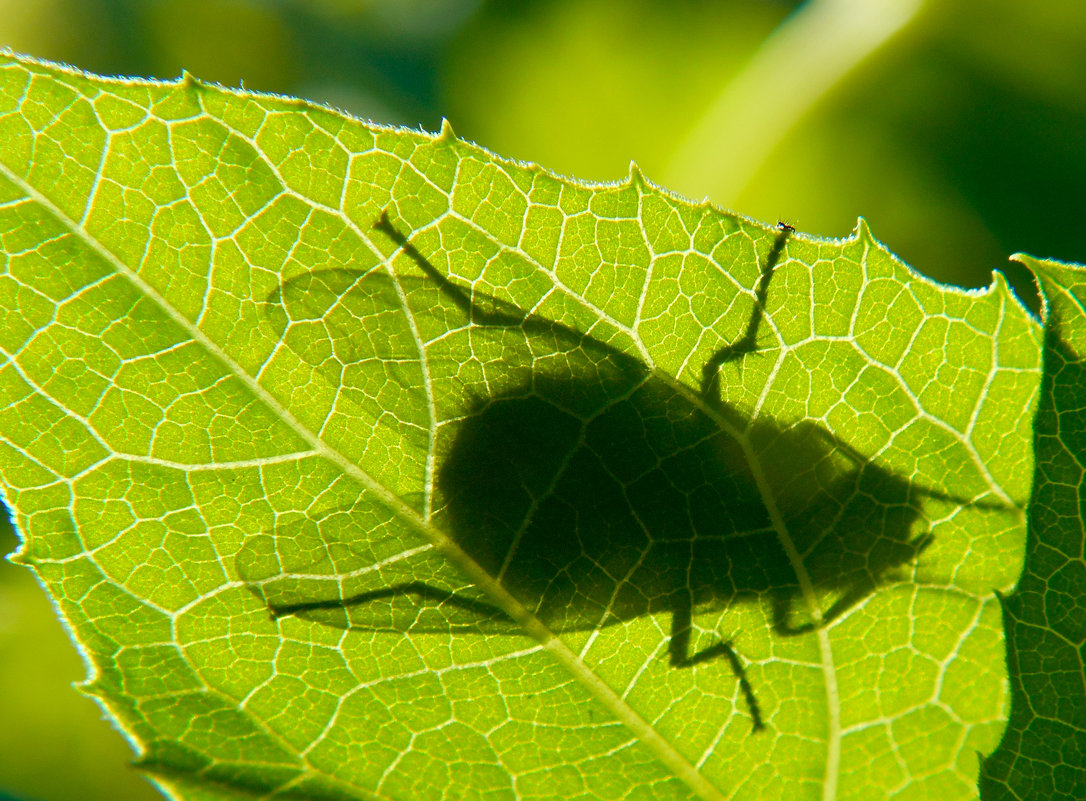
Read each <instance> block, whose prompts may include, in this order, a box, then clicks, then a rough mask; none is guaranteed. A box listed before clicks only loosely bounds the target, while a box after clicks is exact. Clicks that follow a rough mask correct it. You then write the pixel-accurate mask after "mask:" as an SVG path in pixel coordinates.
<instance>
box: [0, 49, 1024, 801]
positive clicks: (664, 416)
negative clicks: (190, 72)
mask: <svg viewBox="0 0 1086 801" xmlns="http://www.w3.org/2000/svg"><path fill="white" fill-rule="evenodd" d="M0 240H2V242H3V252H4V262H3V273H2V275H0V298H2V303H0V308H2V309H3V310H4V315H5V317H4V322H3V326H2V327H0V332H2V334H0V347H2V348H3V351H2V352H3V354H4V363H3V366H2V368H0V392H2V398H3V402H2V403H0V470H2V483H3V488H4V493H5V500H6V502H7V503H8V504H9V505H10V506H11V508H12V509H13V510H14V511H15V516H16V522H17V524H18V527H19V529H20V531H21V532H22V533H23V536H24V537H25V541H24V546H23V549H22V551H21V554H20V556H19V560H20V561H21V562H22V563H24V564H26V565H28V566H30V567H31V568H32V569H33V570H34V571H35V572H36V573H37V575H38V576H39V578H40V579H41V581H42V583H43V584H44V586H45V587H46V589H47V590H48V591H49V593H50V594H51V596H52V597H53V599H54V601H55V603H56V605H57V608H58V610H59V611H60V614H61V615H62V616H63V617H64V618H65V620H66V621H67V622H68V624H69V625H70V627H71V630H72V633H73V637H74V638H75V639H76V640H77V642H78V644H79V646H80V648H81V649H82V651H83V653H84V654H85V655H86V657H87V659H88V661H89V664H90V666H91V671H90V677H89V680H88V682H87V684H86V685H85V687H84V689H85V691H86V692H87V693H88V694H90V695H92V696H94V697H95V698H96V699H98V700H99V702H100V703H101V704H102V705H103V706H104V707H105V708H106V709H107V711H108V712H109V713H110V715H112V716H113V717H114V718H115V720H117V721H118V723H119V725H120V726H121V727H122V728H123V730H124V731H125V732H126V734H127V735H128V736H129V738H130V739H131V741H132V742H133V744H134V745H135V746H136V748H137V749H138V750H139V753H140V759H139V764H140V765H141V766H142V767H143V768H144V769H146V770H147V771H149V772H150V773H151V774H152V775H153V776H154V778H155V780H156V781H157V782H158V783H159V784H160V785H161V786H162V787H164V788H165V789H167V790H168V791H169V792H170V793H171V794H172V795H174V796H175V797H178V798H186V799H196V798H200V799H203V798H227V797H239V796H243V795H246V794H252V795H256V796H267V795H269V794H275V795H280V796H285V797H297V798H321V799H327V798H443V797H456V798H483V797H486V798H514V797H515V798H532V797H540V798H557V797H563V798H601V799H602V798H653V799H661V798H682V799H686V798H690V797H698V798H706V799H709V798H712V799H719V798H775V797H783V798H790V799H795V798H871V797H879V796H883V795H889V794H890V793H892V792H894V793H900V791H901V790H902V788H907V790H908V792H909V793H911V794H914V795H915V796H917V797H931V796H934V795H938V797H940V798H947V799H949V798H967V797H973V796H975V794H976V775H977V770H978V764H979V762H978V753H987V752H989V751H991V750H992V749H993V748H994V747H995V746H996V744H997V742H998V740H999V737H1000V735H1001V733H1002V730H1003V727H1004V722H1005V717H1006V707H1007V693H1006V684H1007V674H1006V667H1005V664H1006V663H1005V653H1004V650H1005V647H1004V640H1003V633H1002V624H1001V619H1000V608H999V604H998V600H997V597H996V595H995V591H997V590H998V591H1003V592H1008V591H1010V589H1011V587H1012V586H1013V585H1014V582H1015V580H1016V579H1017V576H1018V574H1019V572H1020V569H1021V565H1022V556H1023V549H1024V542H1025V516H1024V512H1023V509H1024V506H1025V503H1026V500H1027V498H1028V497H1029V492H1030V477H1031V475H1032V470H1033V460H1032V450H1031V437H1032V428H1031V417H1032V409H1033V404H1034V399H1035V394H1036V391H1037V386H1038V380H1039V359H1040V341H1039V340H1040V332H1039V329H1038V327H1037V326H1036V324H1035V323H1033V322H1032V321H1031V319H1030V318H1029V316H1028V314H1027V313H1026V312H1025V311H1024V310H1023V309H1022V308H1021V307H1020V305H1019V304H1018V303H1017V302H1016V301H1015V300H1014V298H1013V296H1012V295H1011V294H1010V293H1009V291H1008V290H1007V287H1006V284H1005V283H1004V281H1003V279H1002V278H1000V277H998V276H997V277H996V279H995V280H994V283H993V285H992V287H990V288H989V289H988V290H987V291H985V292H963V291H961V290H956V289H953V288H949V287H941V286H936V285H933V284H931V283H930V282H928V281H926V280H924V279H923V278H921V277H919V276H917V275H916V274H915V273H912V272H911V271H910V270H909V269H908V268H907V267H905V266H904V265H903V264H901V263H900V262H899V261H897V260H896V259H894V258H893V257H892V256H891V255H890V254H889V253H888V252H887V251H886V250H885V249H884V248H883V247H882V246H881V245H880V244H878V243H877V242H876V241H875V240H874V239H873V237H872V236H871V234H870V232H869V231H868V230H867V227H866V225H865V224H863V223H862V222H861V223H860V224H859V226H858V228H857V230H856V233H855V234H854V236H853V237H851V238H850V239H847V240H842V241H825V240H818V239H814V238H811V237H807V236H804V235H801V234H793V233H792V232H790V231H787V230H778V229H775V228H767V227H766V226H763V225H760V224H757V223H755V222H752V221H750V220H747V219H744V218H742V217H738V216H736V215H732V214H726V213H722V212H720V211H718V210H717V209H715V208H713V207H711V206H709V205H708V204H701V205H693V204H690V203H687V202H686V201H683V200H681V199H678V198H676V197H673V196H671V195H668V194H666V193H664V192H662V191H661V190H659V189H657V188H656V187H654V186H652V185H651V184H650V183H648V182H647V181H646V180H645V179H643V178H642V177H641V176H640V175H639V173H638V172H637V171H636V170H633V171H631V176H630V179H629V180H628V181H627V182H626V183H624V184H622V185H614V186H610V185H602V186H590V185H585V184H581V183H577V182H575V181H571V180H568V179H563V178H560V177H557V176H554V175H551V174H549V173H547V172H545V171H543V170H542V169H540V168H538V167H534V166H526V165H521V164H515V163H511V162H508V161H504V160H502V159H500V158H497V157H495V156H493V155H492V154H490V153H488V152H486V151H484V150H482V149H481V148H478V147H476V146H473V145H470V144H467V143H464V142H462V141H460V140H458V139H456V137H455V136H454V135H453V134H452V132H451V130H450V129H448V128H446V129H445V130H443V131H442V133H441V134H440V135H437V136H431V135H427V134H420V133H415V132H409V131H404V130H393V129H385V128H379V127H375V126H369V125H365V124H362V123H360V122H358V121H355V120H351V119H348V118H345V117H343V116H342V115H339V114H336V113H333V112H331V111H328V110H325V109H321V108H315V107H312V106H309V105H306V104H304V103H300V102H297V101H292V100H288V99H282V98H274V97H267V96H256V95H251V94H244V93H237V92H230V91H226V90H222V89H218V88H214V87H208V86H204V85H201V84H199V83H198V82H197V81H195V80H193V79H192V78H189V77H186V78H185V79H183V80H182V81H179V82H177V83H175V84H158V83H142V82H120V81H110V80H105V79H100V78H94V77H89V76H85V75H81V74H76V73H72V72H70V71H65V70H62V69H59V68H56V67H52V66H48V65H41V64H37V63H32V62H27V61H18V60H12V59H9V60H7V61H5V62H3V65H2V67H0ZM759 724H760V725H759ZM756 728H760V730H758V731H752V729H756Z"/></svg>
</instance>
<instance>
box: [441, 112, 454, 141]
mask: <svg viewBox="0 0 1086 801" xmlns="http://www.w3.org/2000/svg"><path fill="white" fill-rule="evenodd" d="M437 141H438V142H441V143H442V144H452V143H453V142H455V141H456V133H455V132H454V131H453V127H452V123H451V122H449V120H448V119H447V118H445V117H442V118H441V131H440V132H439V133H438V135H437Z"/></svg>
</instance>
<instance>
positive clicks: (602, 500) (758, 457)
mask: <svg viewBox="0 0 1086 801" xmlns="http://www.w3.org/2000/svg"><path fill="white" fill-rule="evenodd" d="M375 228H376V229H377V230H379V231H381V232H382V233H384V234H385V235H387V236H388V237H389V238H390V239H391V240H392V241H393V242H394V243H395V244H396V246H397V248H398V250H399V251H400V252H402V253H403V254H405V255H406V256H407V257H409V258H410V260H411V261H412V262H414V264H415V265H416V266H417V268H418V269H419V270H420V271H421V272H422V274H423V276H424V277H425V278H424V280H425V281H426V282H428V283H429V284H430V285H431V286H432V287H436V288H437V289H438V290H439V292H440V295H441V298H442V302H443V303H444V304H445V305H446V306H449V305H451V306H455V307H456V308H457V309H458V310H459V312H460V313H461V315H462V316H463V317H464V319H466V321H467V322H466V325H465V328H466V329H468V330H469V331H470V333H471V335H472V336H473V337H477V338H478V339H475V340H473V341H477V342H483V341H485V339H486V338H487V337H488V336H493V337H503V336H504V337H508V336H512V337H513V338H514V339H518V338H519V340H520V341H522V342H524V343H527V344H528V345H529V347H530V353H532V354H534V357H533V358H531V359H529V360H528V363H526V364H509V365H507V371H506V372H507V374H508V375H509V376H511V378H510V379H509V380H508V381H507V382H506V384H505V385H504V386H503V387H502V388H501V389H500V390H498V391H496V392H492V393H489V394H486V393H481V392H478V391H477V389H476V391H469V392H468V393H467V394H466V396H465V397H466V398H467V401H466V408H464V409H463V414H462V416H461V417H460V422H459V423H458V424H457V425H456V427H455V434H453V435H452V437H451V444H450V445H448V447H446V448H444V449H442V450H441V455H440V459H439V461H438V463H437V470H436V481H435V485H436V496H435V497H436V505H435V511H434V519H435V522H436V523H437V524H438V525H439V526H440V527H442V528H443V529H444V530H446V531H447V532H448V534H449V536H450V537H451V538H452V539H453V540H454V541H455V543H456V545H457V546H458V547H459V548H460V549H461V550H462V551H463V552H464V553H465V554H467V555H468V556H469V557H470V558H471V559H473V560H474V561H475V562H476V563H477V564H478V565H479V566H480V567H481V568H483V569H484V570H485V571H486V572H487V573H488V574H489V575H491V576H494V577H496V578H497V579H498V580H499V581H500V583H501V584H502V586H504V587H505V588H506V590H507V591H508V592H509V593H510V594H512V595H513V596H514V597H515V598H517V600H518V601H519V602H520V603H522V604H523V605H524V606H525V607H526V608H527V609H528V610H529V611H531V612H532V613H533V614H534V615H535V616H536V617H537V618H538V619H539V620H541V621H542V622H543V623H544V624H545V625H547V626H548V627H550V628H551V629H552V630H554V631H559V632H562V631H571V630H595V629H598V628H600V627H605V626H608V625H613V624H617V623H620V622H623V621H629V620H632V619H634V618H637V617H640V616H643V615H652V614H657V613H666V614H668V615H670V618H671V624H670V638H669V642H668V656H669V659H670V662H671V664H672V665H674V666H676V667H691V666H694V665H699V664H704V663H707V662H709V661H711V660H714V659H721V658H723V659H724V660H726V661H727V662H728V663H729V665H730V667H731V670H732V672H733V673H734V674H735V676H736V678H737V679H738V682H739V687H740V690H741V692H742V694H743V696H744V699H745V703H746V705H747V707H748V709H749V712H750V716H751V719H752V725H753V728H754V730H758V729H761V728H763V727H764V719H763V714H762V711H761V708H760V706H759V703H758V700H757V695H756V693H755V690H754V688H753V687H752V685H751V682H750V681H749V679H748V678H747V675H746V671H745V669H744V667H743V665H742V662H741V660H740V658H739V656H738V655H737V654H736V652H735V650H734V649H733V648H732V646H731V645H730V643H729V642H727V641H724V640H720V641H718V642H716V643H714V644H713V645H710V646H708V647H706V648H703V649H702V650H700V651H698V652H694V653H691V650H692V649H691V640H692V632H693V619H694V616H695V615H697V614H701V613H704V612H711V611H714V610H724V609H727V608H728V607H729V606H730V605H732V604H736V603H745V602H749V603H761V604H764V605H765V606H766V608H767V609H768V611H769V616H770V620H771V621H772V623H771V625H772V628H773V630H774V632H775V633H776V634H778V635H781V636H795V635H799V634H803V633H806V632H810V631H812V630H813V629H814V628H815V627H817V626H819V625H825V624H826V623H828V622H829V621H832V620H834V619H835V618H837V617H839V616H841V615H843V614H844V613H846V612H847V611H848V610H849V609H850V608H851V607H852V606H854V605H855V604H856V603H857V602H859V601H861V600H862V599H863V598H865V597H866V596H868V595H869V594H870V593H872V592H873V591H874V590H875V589H876V588H877V587H878V586H879V585H880V584H881V583H883V582H885V581H889V580H893V578H894V577H895V575H896V574H897V573H899V572H901V571H900V568H903V566H905V565H907V564H908V563H910V562H913V561H915V560H916V559H917V557H918V556H919V555H920V553H921V552H922V551H923V550H924V549H925V548H926V547H927V546H928V545H929V544H930V542H931V541H932V537H931V535H930V533H928V532H927V531H926V527H925V525H924V523H925V521H924V517H923V510H922V500H923V498H924V497H937V498H943V499H948V498H950V496H946V495H942V494H940V493H938V492H934V491H931V490H927V489H924V488H921V487H918V486H915V485H913V484H912V483H911V482H910V481H909V480H908V479H906V478H904V477H902V476H900V475H897V474H895V473H894V472H892V471H890V470H887V469H886V468H884V467H881V466H880V465H878V464H877V463H875V462H873V461H870V460H868V459H866V458H864V456H863V455H862V454H860V453H858V452H857V451H855V450H854V449H852V448H851V447H849V446H848V445H847V444H846V443H843V442H841V441H840V440H838V439H837V438H836V437H835V436H834V435H833V434H832V433H830V432H829V431H827V430H825V429H824V428H822V427H820V426H818V425H817V424H816V423H814V422H812V421H808V420H800V421H798V422H790V423H782V422H778V421H775V420H772V419H770V418H759V419H755V420H749V419H747V418H745V417H744V415H743V414H741V413H740V412H739V410H737V409H736V408H734V407H733V406H731V405H729V404H728V403H727V402H726V401H725V400H723V399H721V398H720V387H719V375H720V371H721V368H722V366H723V365H725V364H727V363H729V362H737V361H741V360H743V359H745V358H748V357H750V356H751V355H752V354H756V353H757V341H758V334H759V329H760V327H761V323H762V320H763V314H764V305H765V302H766V298H767V296H768V291H769V285H770V282H771V280H772V277H773V273H774V268H775V267H776V265H777V262H778V260H779V258H780V256H781V253H782V251H783V249H784V247H785V245H786V243H787V240H788V238H789V235H790V234H791V231H789V230H786V229H781V230H780V231H779V233H778V234H777V236H776V238H775V240H774V244H773V247H772V249H771V250H770V252H769V254H768V256H767V257H766V260H765V263H764V264H762V265H761V271H760V277H759V280H758V283H757V286H756V287H755V292H754V294H755V298H754V303H753V307H752V309H751V313H750V317H749V319H748V321H747V324H746V328H745V330H744V331H742V332H741V333H740V335H739V336H738V337H737V338H736V339H735V340H734V341H733V342H732V343H731V344H729V345H727V346H724V347H722V348H720V349H719V350H718V351H717V352H716V353H715V354H714V355H713V356H712V358H710V359H709V360H708V361H707V363H706V364H705V365H704V368H703V378H702V383H701V386H700V387H699V388H697V389H690V388H687V387H684V386H682V385H680V384H679V383H678V382H676V381H675V380H673V379H670V378H668V377H666V376H662V375H660V374H658V373H656V372H654V371H653V370H651V369H649V368H648V367H647V366H646V365H645V364H644V363H642V362H641V361H639V360H638V359H637V358H635V357H633V356H631V355H629V354H628V353H626V352H624V351H621V350H619V349H617V348H616V347H613V346H611V345H609V344H607V343H605V342H603V341H601V340H599V339H597V338H594V337H592V336H590V335H589V334H587V333H585V332H581V331H578V330H576V329H574V328H572V327H570V326H567V325H565V324H563V323H560V322H557V321H554V320H549V319H546V318H543V317H541V316H538V315H534V314H526V313H525V312H524V311H522V310H521V309H518V308H516V307H515V306H513V305H512V304H510V303H506V302H504V301H501V300H498V299H496V298H493V297H491V296H488V295H482V294H480V293H478V292H473V291H472V290H470V289H467V288H465V287H462V286H461V285H460V284H458V283H457V282H455V281H453V280H451V279H450V278H448V277H447V276H446V275H445V274H443V273H442V272H441V271H440V270H438V268H437V267H435V266H434V265H433V264H432V263H431V262H430V261H429V260H428V259H427V258H426V257H425V256H424V255H423V254H422V253H421V252H420V251H419V250H418V249H417V248H416V247H415V246H414V245H413V244H412V243H411V242H410V241H408V239H407V238H406V237H405V236H404V235H403V234H401V233H400V232H399V231H398V230H397V229H396V228H395V227H394V226H393V225H392V223H391V222H390V221H389V219H388V217H387V216H385V215H383V216H382V218H381V220H380V221H379V222H378V223H377V224H376V226H375ZM320 275H321V274H320V273H315V274H310V275H309V276H306V277H304V278H303V279H301V280H302V281H303V283H302V284H300V285H298V286H295V287H291V288H287V289H286V290H284V291H290V292H310V291H312V289H313V287H314V286H315V284H314V283H313V282H314V281H321V280H324V279H321V278H320ZM337 280H338V279H337ZM381 280H383V279H381ZM339 283H340V284H342V283H343V282H342V281H339ZM364 286H365V279H364V280H363V281H362V282H361V283H359V284H357V287H360V288H361V287H364ZM352 291H361V289H358V288H356V289H355V290H352ZM524 352H529V351H527V350H526V351H524ZM767 496H768V500H769V503H767ZM951 500H955V501H957V499H952V498H951ZM962 502H963V503H964V501H962ZM771 507H772V509H773V510H774V511H773V512H771V511H770V509H771ZM358 536H359V537H364V536H365V532H359V533H358ZM252 587H253V589H254V592H257V593H258V594H259V595H260V596H261V597H262V599H263V600H264V601H265V603H267V604H268V605H269V608H270V610H271V612H272V613H273V615H275V616H283V615H297V616H301V617H306V618H310V619H313V620H319V621H321V622H325V623H332V624H333V625H341V626H352V625H359V624H358V622H357V621H358V620H359V619H360V617H366V616H362V615H359V614H357V612H358V611H359V610H361V609H364V608H372V607H374V606H375V605H381V604H395V605H396V606H397V608H399V609H400V610H401V611H402V610H403V609H405V608H406V609H407V610H408V613H407V614H406V615H405V614H398V615H392V616H389V617H388V618H387V619H388V620H389V621H400V622H399V623H396V622H391V623H390V624H389V625H390V627H393V628H399V627H403V628H411V629H412V630H420V629H421V630H432V629H440V628H442V623H441V622H440V621H441V620H442V618H443V616H444V615H443V614H436V615H435V614H433V613H434V611H435V610H436V611H438V612H442V611H444V612H447V613H448V615H447V617H448V618H449V620H452V619H453V618H455V619H457V620H459V621H462V622H463V621H467V623H466V625H460V626H457V627H455V630H457V631H475V632H482V633H487V632H511V631H514V630H515V628H514V624H513V622H512V621H511V619H509V618H508V617H507V616H506V615H505V614H504V613H503V612H502V611H501V610H499V609H498V608H496V607H495V606H492V605H490V604H489V603H487V602H486V599H485V598H480V597H475V596H469V595H468V594H466V593H460V592H453V591H449V590H448V589H444V588H441V587H438V586H433V585H431V584H428V583H427V582H425V581H420V580H410V581H403V582H396V583H393V584H390V585H388V586H383V587H380V588H378V589H371V590H369V591H366V592H363V593H359V594H355V595H351V596H348V597H343V596H342V595H340V594H335V597H307V596H305V595H304V594H299V595H297V596H290V595H286V596H284V595H282V594H279V595H277V596H276V597H275V598H274V599H272V598H271V597H270V596H268V595H267V594H265V593H263V591H262V590H261V588H260V585H259V583H257V582H253V583H252ZM812 598H816V599H818V603H821V604H823V605H824V607H825V608H822V609H819V608H816V609H812V606H811V599H812ZM412 610H414V611H413V612H412ZM426 611H428V612H429V613H430V614H428V615H424V614H423V612H426ZM367 619H373V616H372V615H370V616H368V617H367ZM424 620H425V621H428V622H425V623H423V622H422V621H424ZM435 620H437V621H438V622H437V623H434V622H433V621H435ZM404 621H406V622H404ZM362 625H371V626H372V625H374V624H372V623H370V624H362ZM453 628H454V627H453V626H452V624H451V623H450V624H449V626H447V627H446V628H445V630H451V629H453Z"/></svg>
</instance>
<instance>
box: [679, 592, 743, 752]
mask: <svg viewBox="0 0 1086 801" xmlns="http://www.w3.org/2000/svg"><path fill="white" fill-rule="evenodd" d="M692 628H693V620H692V615H691V608H690V604H689V603H687V602H685V601H681V602H680V603H679V605H678V606H677V607H676V608H675V609H674V610H673V611H672V615H671V639H670V641H669V642H668V655H669V656H670V659H671V665H672V667H677V668H686V667H694V666H695V665H700V664H702V663H703V662H709V661H712V660H714V659H717V658H719V657H721V656H723V657H724V658H725V659H726V660H727V661H728V665H729V666H730V667H731V669H732V673H733V674H734V675H735V678H736V680H737V681H738V682H739V691H740V692H741V693H743V698H744V699H745V700H746V702H747V707H748V708H749V709H750V717H751V724H752V728H751V732H752V733H753V732H756V731H761V730H762V729H764V728H765V723H764V722H763V721H762V709H761V707H760V706H758V699H757V698H755V696H754V688H753V687H752V686H751V684H750V680H749V679H748V678H747V671H746V669H745V668H744V667H743V663H742V662H741V661H740V660H739V655H738V654H737V653H736V652H735V649H734V648H732V644H731V643H730V642H726V641H724V640H721V641H720V642H718V643H716V644H715V645H710V646H709V647H708V648H705V649H703V650H701V651H698V653H696V654H691V653H690V635H691V631H692Z"/></svg>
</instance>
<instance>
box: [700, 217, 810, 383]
mask: <svg viewBox="0 0 1086 801" xmlns="http://www.w3.org/2000/svg"><path fill="white" fill-rule="evenodd" d="M790 233H791V232H790V231H789V230H787V229H781V230H780V232H779V233H778V234H777V237H776V239H774V240H773V248H772V249H771V250H770V251H769V255H768V256H766V260H765V264H764V265H762V272H761V274H760V275H759V276H758V283H757V285H756V286H755V287H754V309H753V310H752V311H751V313H750V320H748V321H747V330H746V331H744V332H743V336H741V337H739V339H737V340H736V341H735V342H732V343H731V344H730V345H724V346H723V347H722V348H720V349H719V350H718V351H717V352H716V353H714V354H713V356H712V358H711V359H709V361H707V362H706V363H705V366H704V367H702V369H701V393H702V397H704V398H705V399H706V400H709V401H714V402H719V400H720V368H721V367H723V366H724V365H725V364H727V363H728V362H734V361H737V360H739V359H741V358H743V357H744V356H746V355H747V354H749V353H753V352H754V351H756V350H757V349H758V343H757V340H758V328H759V326H761V324H762V317H763V315H764V314H765V300H766V296H767V295H768V294H769V281H770V279H771V278H772V277H773V270H774V268H775V267H776V266H777V262H778V261H780V259H781V253H782V251H783V250H784V245H785V243H786V242H787V241H788V236H789V234H790Z"/></svg>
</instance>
